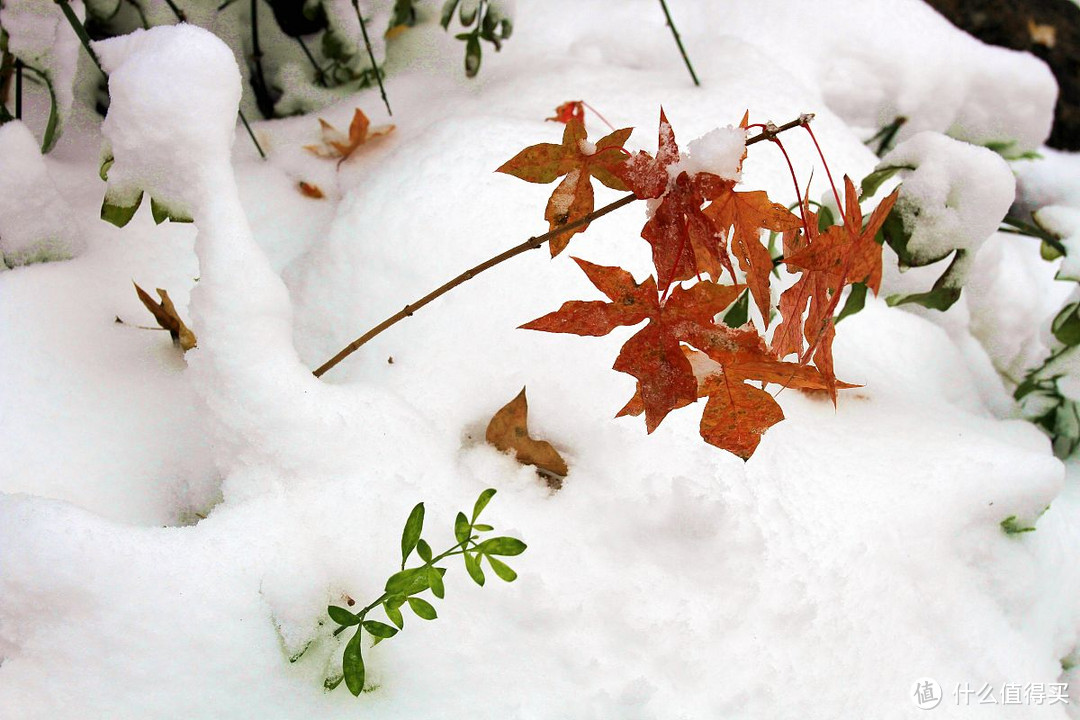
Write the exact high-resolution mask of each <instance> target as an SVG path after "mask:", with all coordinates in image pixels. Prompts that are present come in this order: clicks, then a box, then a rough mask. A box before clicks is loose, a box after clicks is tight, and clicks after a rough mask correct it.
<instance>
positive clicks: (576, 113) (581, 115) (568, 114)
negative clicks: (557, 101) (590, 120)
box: [544, 100, 585, 125]
mask: <svg viewBox="0 0 1080 720" xmlns="http://www.w3.org/2000/svg"><path fill="white" fill-rule="evenodd" d="M544 119H545V120H550V121H551V122H560V123H562V124H564V125H565V124H566V123H568V122H570V121H571V120H575V119H576V120H581V121H584V120H585V103H584V102H583V101H581V100H567V101H566V102H564V103H563V104H562V105H560V106H559V107H557V108H555V115H554V116H553V117H549V118H544Z"/></svg>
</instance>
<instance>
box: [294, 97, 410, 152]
mask: <svg viewBox="0 0 1080 720" xmlns="http://www.w3.org/2000/svg"><path fill="white" fill-rule="evenodd" d="M319 126H320V127H321V128H322V145H305V146H304V149H305V150H307V151H308V152H310V153H313V154H315V155H318V156H319V157H321V158H337V159H338V165H341V163H343V162H345V161H346V160H348V159H349V158H350V157H351V156H352V154H353V153H354V152H356V150H357V148H359V147H360V146H361V145H363V144H365V143H367V142H368V141H369V140H371V139H372V138H376V137H379V136H380V135H387V134H389V133H391V132H393V130H394V126H393V125H380V126H378V127H371V121H370V120H368V118H367V115H365V114H364V112H363V110H361V109H360V108H356V112H354V113H353V119H352V122H351V123H349V135H348V136H347V137H346V136H345V135H344V134H343V133H342V132H341V131H340V130H338V129H337V128H335V127H334V126H333V125H331V124H330V123H328V122H326V121H325V120H323V119H322V118H319Z"/></svg>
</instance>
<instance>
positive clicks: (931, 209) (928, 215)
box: [864, 131, 1016, 310]
mask: <svg viewBox="0 0 1080 720" xmlns="http://www.w3.org/2000/svg"><path fill="white" fill-rule="evenodd" d="M894 174H895V175H896V176H898V177H899V178H901V180H902V184H901V185H900V197H899V199H898V200H897V202H896V206H895V208H894V209H893V212H892V213H891V214H890V217H889V218H888V220H886V223H885V226H884V227H883V234H884V238H885V241H886V242H887V243H888V244H889V247H891V248H892V249H893V251H895V252H896V255H897V258H898V261H899V264H900V269H901V270H905V269H907V268H911V267H924V266H927V265H932V264H934V263H937V262H941V261H942V260H944V259H945V258H947V257H949V256H950V255H951V256H952V260H951V261H950V262H949V265H948V267H947V268H946V269H945V271H944V272H943V273H942V274H941V276H940V277H939V278H938V279H937V281H936V282H935V283H934V286H933V288H931V289H929V290H927V291H925V292H917V293H911V294H896V295H892V296H890V297H889V303H890V304H892V305H899V304H903V303H917V304H919V305H923V306H925V307H929V308H933V309H937V310H946V309H948V308H949V307H950V306H951V305H952V304H953V303H955V302H956V300H957V299H958V298H959V297H960V291H961V289H962V288H963V285H964V283H965V281H966V280H967V276H968V273H969V271H970V268H971V264H972V261H973V260H974V256H975V253H977V252H978V250H979V247H980V246H981V245H982V244H983V242H984V241H985V240H986V239H987V238H989V237H990V236H991V235H993V234H994V233H995V232H996V231H997V229H998V226H999V224H1000V223H1001V220H1002V219H1003V218H1004V217H1005V215H1006V214H1007V213H1008V212H1009V207H1010V206H1011V205H1012V202H1013V199H1014V198H1015V196H1016V180H1015V178H1014V177H1013V174H1012V170H1011V169H1010V168H1009V165H1008V163H1006V162H1005V161H1004V160H1003V159H1002V158H1001V156H1000V155H998V154H997V153H995V152H993V151H991V150H988V149H987V148H984V147H979V146H977V145H971V144H969V143H966V142H963V141H960V140H954V139H953V138H951V137H948V136H947V135H943V134H941V133H936V132H929V131H928V132H922V133H919V134H918V135H915V136H913V137H911V138H910V139H908V140H905V141H904V142H902V143H900V145H898V146H897V147H896V148H895V149H893V150H892V151H891V152H889V153H888V154H887V155H886V156H885V157H884V158H883V159H882V161H881V163H880V164H879V165H878V167H877V168H876V169H875V171H874V173H873V174H872V175H871V177H872V178H873V181H874V182H877V183H880V182H881V181H882V179H884V178H887V177H889V176H892V175H894ZM865 185H866V184H865V183H864V191H865V190H866V187H865Z"/></svg>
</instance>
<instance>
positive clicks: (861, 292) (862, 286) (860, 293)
mask: <svg viewBox="0 0 1080 720" xmlns="http://www.w3.org/2000/svg"><path fill="white" fill-rule="evenodd" d="M864 307H866V283H853V284H852V286H851V293H850V294H849V295H848V299H847V302H845V303H844V309H843V310H841V311H840V314H839V315H837V316H836V322H840V321H841V320H843V319H844V318H846V317H847V316H848V315H854V314H855V313H857V312H859V311H860V310H862V309H863V308H864ZM833 324H834V325H835V324H836V323H833Z"/></svg>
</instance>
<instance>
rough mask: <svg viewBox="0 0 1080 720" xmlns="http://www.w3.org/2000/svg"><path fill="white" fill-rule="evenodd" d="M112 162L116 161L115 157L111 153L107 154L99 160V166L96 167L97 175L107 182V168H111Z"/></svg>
mask: <svg viewBox="0 0 1080 720" xmlns="http://www.w3.org/2000/svg"><path fill="white" fill-rule="evenodd" d="M114 162H116V159H115V158H114V157H113V156H112V155H109V156H108V157H106V158H105V159H104V160H102V161H101V167H99V168H98V177H100V178H101V179H102V180H105V181H106V182H108V180H109V168H111V167H112V166H113V163H114Z"/></svg>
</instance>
